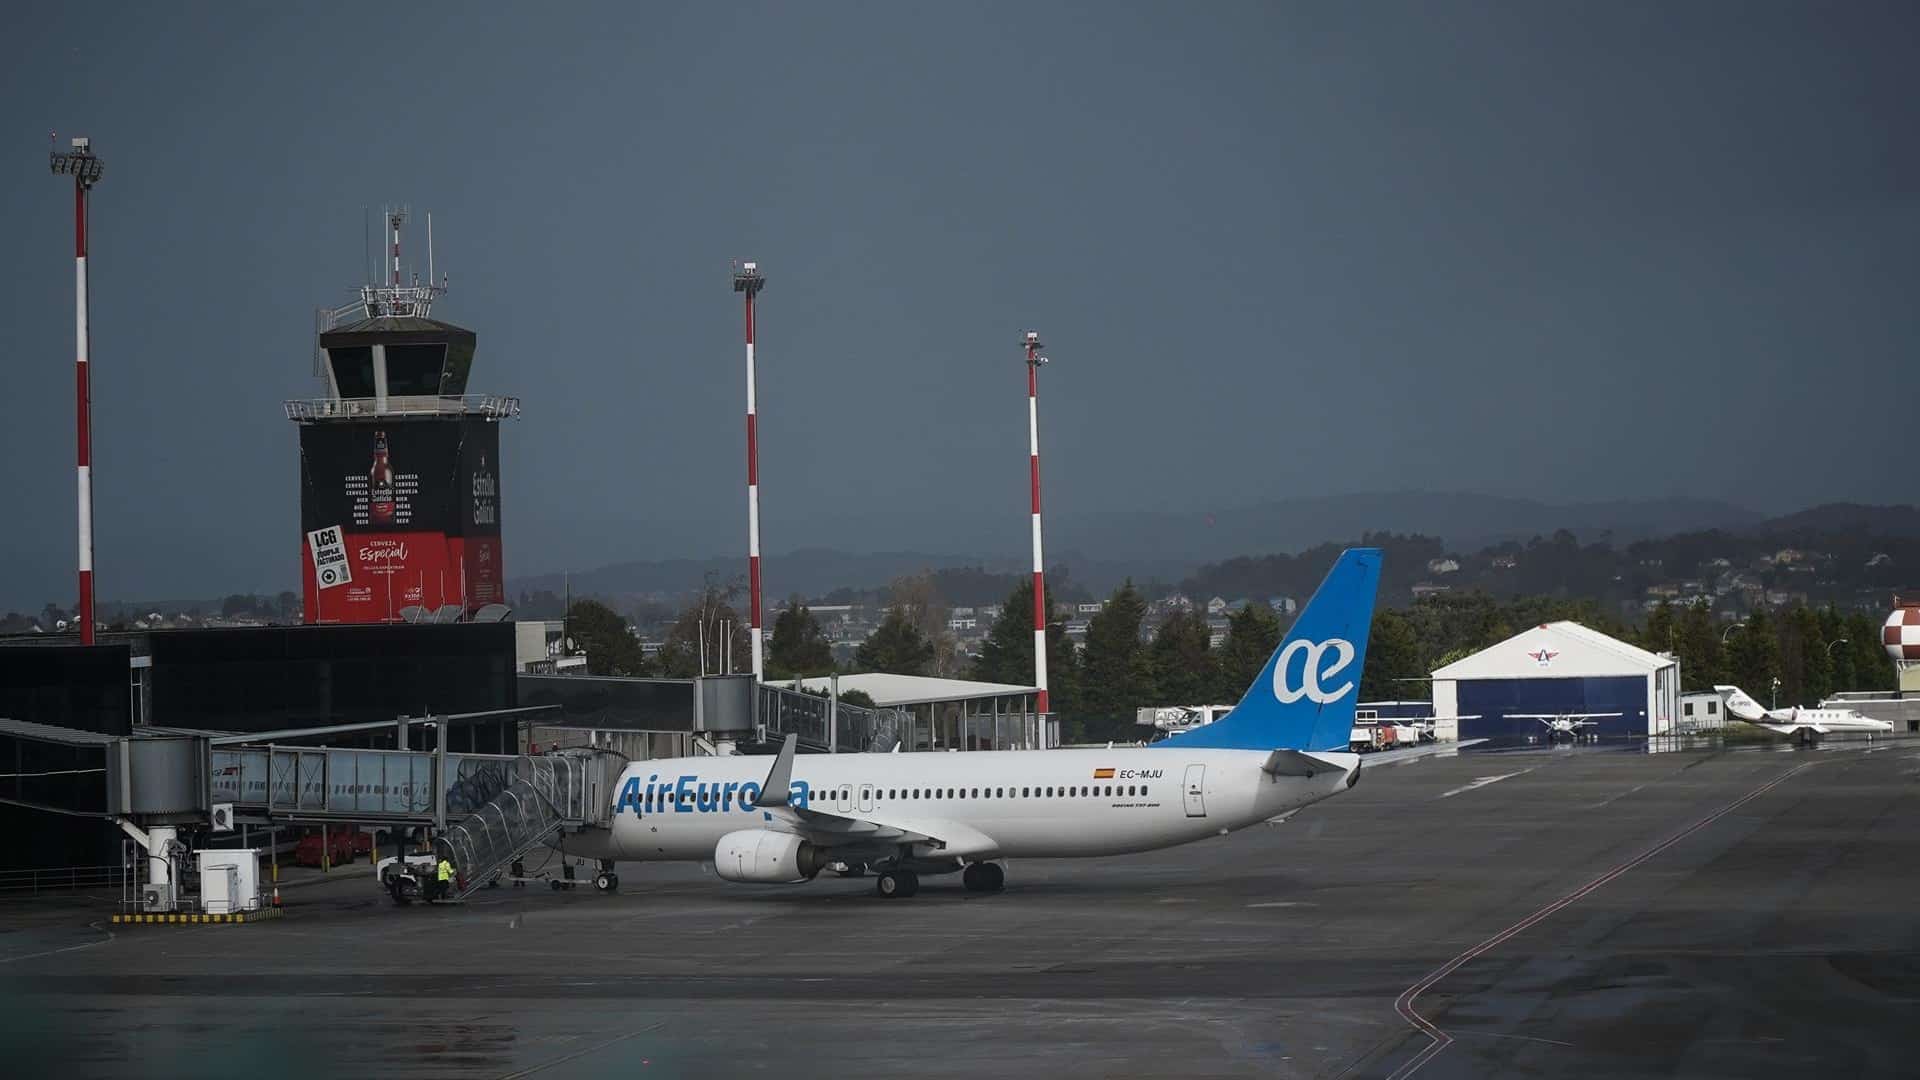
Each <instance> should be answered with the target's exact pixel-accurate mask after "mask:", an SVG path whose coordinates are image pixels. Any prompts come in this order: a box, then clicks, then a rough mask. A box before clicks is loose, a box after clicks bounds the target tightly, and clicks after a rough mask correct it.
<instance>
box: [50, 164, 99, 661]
mask: <svg viewBox="0 0 1920 1080" xmlns="http://www.w3.org/2000/svg"><path fill="white" fill-rule="evenodd" d="M51 158H52V162H53V172H54V175H56V176H71V177H73V290H74V313H73V357H74V396H75V400H76V402H77V405H78V416H77V420H78V426H79V437H78V442H79V454H78V456H77V461H76V466H77V468H76V473H77V475H78V478H79V486H78V495H79V506H80V515H79V517H80V643H81V644H82V645H91V644H93V410H92V403H93V378H92V375H91V374H90V373H89V371H88V366H87V359H88V353H89V346H90V342H89V338H90V337H91V334H90V331H89V321H88V317H87V194H88V192H90V191H91V190H92V189H93V185H94V184H96V183H98V182H99V180H100V174H101V172H102V167H101V164H100V159H99V158H97V157H94V156H93V148H92V144H91V143H90V142H89V141H88V140H87V139H84V138H81V139H75V140H73V149H72V150H70V151H69V152H67V153H64V154H61V153H53V154H51Z"/></svg>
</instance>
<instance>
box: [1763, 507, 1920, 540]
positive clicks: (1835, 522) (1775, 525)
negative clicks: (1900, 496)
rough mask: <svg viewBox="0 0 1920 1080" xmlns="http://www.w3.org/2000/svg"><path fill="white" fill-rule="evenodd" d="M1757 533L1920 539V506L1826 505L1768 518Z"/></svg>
mask: <svg viewBox="0 0 1920 1080" xmlns="http://www.w3.org/2000/svg"><path fill="white" fill-rule="evenodd" d="M1753 531H1754V532H1756V533H1762V534H1767V535H1774V534H1779V535H1789V534H1804V533H1838V532H1849V533H1856V534H1858V535H1861V536H1890V537H1911V536H1920V506H1908V505H1904V504H1902V505H1895V506H1872V505H1868V504H1866V503H1826V504H1824V505H1822V506H1816V507H1813V508H1811V509H1808V510H1800V511H1797V512H1795V513H1791V514H1785V515H1782V516H1780V517H1776V518H1768V519H1767V520H1765V521H1763V522H1760V523H1759V524H1758V525H1756V526H1754V529H1753Z"/></svg>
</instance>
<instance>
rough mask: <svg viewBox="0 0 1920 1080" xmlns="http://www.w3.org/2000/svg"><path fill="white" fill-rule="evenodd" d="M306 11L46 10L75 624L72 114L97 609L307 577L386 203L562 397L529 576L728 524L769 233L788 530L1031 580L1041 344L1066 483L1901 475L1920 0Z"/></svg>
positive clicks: (1909, 367)
mask: <svg viewBox="0 0 1920 1080" xmlns="http://www.w3.org/2000/svg"><path fill="white" fill-rule="evenodd" d="M281 7H282V6H281V5H259V4H239V3H233V4H220V5H214V4H188V5H177V4H168V5H132V4H123V5H107V6H105V7H103V6H100V5H71V4H52V3H45V2H39V3H33V4H31V5H29V8H28V10H26V11H16V12H15V13H14V15H12V16H10V17H9V20H8V33H7V35H6V38H5V43H4V44H3V45H0V119H4V121H5V123H4V128H3V130H4V131H5V133H6V137H5V139H4V141H0V162H4V168H0V206H4V207H5V213H4V214H3V215H0V230H4V231H3V232H0V325H4V327H5V329H6V334H5V336H4V338H3V339H0V365H4V367H3V369H0V370H4V384H3V385H4V394H0V398H3V399H4V401H5V404H6V406H7V407H6V410H5V413H4V416H0V455H3V456H4V461H5V463H6V464H5V471H4V478H3V479H0V506H4V507H5V508H6V514H5V517H6V525H5V528H4V529H0V536H4V538H5V539H4V540H3V541H0V547H3V548H4V559H0V605H5V606H14V607H23V606H29V605H30V606H31V607H32V608H34V609H37V608H38V606H39V604H41V603H43V602H45V601H47V600H55V601H59V602H62V603H68V602H71V599H72V595H73V584H72V569H71V568H72V565H73V539H72V536H73V523H72V519H73V486H74V481H73V476H72V462H73V450H72V444H73V421H72V381H73V375H72V368H71V352H72V344H71V342H72V303H73V299H72V271H71V263H70V261H69V260H70V256H71V252H72V248H71V227H72V226H71V215H70V212H69V205H70V197H69V196H68V189H67V188H66V187H65V186H64V184H63V182H62V181H59V180H56V179H54V178H52V177H50V176H49V175H48V174H47V168H46V159H45V153H46V149H47V142H46V139H47V133H48V132H49V131H53V130H57V131H58V132H59V133H60V135H61V139H62V141H63V142H64V141H65V139H66V137H67V136H69V135H71V134H86V135H90V136H91V137H92V138H93V140H94V146H95V148H96V150H97V151H98V152H99V153H100V154H101V156H102V157H103V158H104V160H105V162H106V169H107V172H106V177H105V180H104V181H103V183H102V184H101V186H100V188H99V189H98V191H97V193H96V196H95V199H94V211H93V223H94V232H95V235H94V242H93V254H94V260H93V261H94V285H93V298H94V305H95V315H94V320H93V328H94V356H95V361H96V362H95V364H94V393H95V400H96V407H95V413H94V424H95V443H94V445H95V461H96V470H97V480H96V485H97V486H96V491H97V520H98V530H99V542H98V548H99V562H100V567H101V569H100V579H101V584H100V588H101V592H102V595H103V597H105V598H107V599H114V598H136V597H174V596H183V595H189V596H190V595H207V594H215V593H219V592H225V591H231V590H236V589H264V590H277V589H280V588H297V571H298V567H299V561H298V560H299V558H300V555H301V549H300V535H299V518H298V512H297V500H298V491H297V486H296V477H297V463H298V455H297V449H296V446H297V443H296V432H295V429H294V426H293V425H292V424H290V423H288V422H287V421H286V420H285V419H284V418H283V415H282V412H281V401H282V400H283V399H285V398H289V397H299V396H311V395H314V394H316V393H317V392H318V389H317V386H316V384H315V382H314V381H313V380H312V379H311V377H310V375H309V368H310V363H311V350H312V341H311V332H312V323H313V309H314V307H315V306H316V305H319V304H328V305H333V304H338V303H341V302H344V301H345V300H346V299H347V298H348V290H349V289H350V288H351V287H352V286H355V285H356V284H358V282H359V280H360V278H361V274H362V270H361V267H362V265H363V242H362V238H361V220H362V209H363V207H366V206H373V207H375V208H376V209H377V207H378V206H379V205H380V204H382V203H383V202H405V203H409V204H411V205H412V206H413V207H414V208H415V209H416V211H424V210H426V209H431V210H432V211H433V212H434V227H435V239H436V242H437V249H438V250H437V255H438V267H439V269H441V270H442V271H444V272H446V273H447V274H449V275H450V276H451V278H452V286H453V288H452V292H451V294H450V296H449V297H448V298H447V300H446V301H445V302H444V303H443V305H442V306H441V307H440V308H438V309H437V310H436V314H437V315H439V316H441V317H443V318H446V319H448V320H450V321H453V322H457V323H460V324H462V325H465V326H469V327H471V328H473V329H474V330H476V331H477V332H478V334H479V339H480V345H479V354H478V358H477V362H476V365H475V368H474V375H473V388H474V389H475V390H478V391H490V392H499V393H511V394H517V395H519V396H520V397H521V398H522V399H523V400H524V402H525V414H524V416H523V417H522V418H521V419H520V420H518V421H516V422H514V423H513V424H512V425H511V426H510V428H509V429H508V430H507V431H506V433H505V436H504V439H503V442H504V444H505V445H504V447H503V457H504V458H505V460H504V461H503V463H502V466H503V476H502V485H503V495H504V499H505V511H504V515H503V520H504V524H505V529H506V534H507V548H506V551H507V558H508V563H507V569H508V572H509V574H510V575H518V574H525V573H534V572H540V571H550V570H558V569H562V568H567V567H587V566H593V565H598V564H602V563H606V562H611V561H615V560H619V559H628V558H652V557H661V556H682V555H704V554H714V553H724V552H727V551H732V550H738V549H740V548H741V546H742V543H743V541H742V539H741V533H742V531H743V529H742V523H741V519H742V518H743V516H744V515H743V511H742V507H741V503H742V492H741V490H740V488H741V477H742V475H743V472H744V466H743V457H744V449H743V446H742V443H743V438H742V435H741V418H740V414H741V411H742V398H743V387H742V382H743V372H742V355H741V352H742V350H741V345H740V341H741V327H740V322H741V320H740V312H739V307H738V301H737V298H736V296H735V295H734V294H733V293H732V292H731V291H730V289H729V286H728V277H727V275H728V261H729V260H730V259H733V258H741V257H745V258H756V259H758V260H759V261H760V263H761V264H762V266H763V267H764V268H765V270H766V272H767V275H768V279H769V284H768V286H767V290H766V292H765V293H764V294H763V296H762V319H761V359H762V367H761V381H760V392H761V402H762V421H761V424H762V426H761V430H762V445H763V448H764V450H763V457H764V460H763V463H762V471H763V481H764V484H765V492H764V496H763V500H764V520H765V538H766V539H765V543H766V547H767V549H768V550H769V551H774V552H778V551H781V550H783V549H786V548H790V547H794V546H797V545H800V544H834V545H836V546H841V547H846V548H850V549H858V548H860V547H861V545H862V544H863V543H864V542H865V538H864V536H863V532H864V530H862V529H861V528H859V527H858V524H857V523H858V522H859V521H860V520H862V519H863V518H866V519H870V518H871V516H872V515H875V514H889V515H891V514H898V515H900V516H902V517H903V518H910V517H916V516H920V515H931V514H933V513H935V512H936V511H937V512H944V513H949V514H952V515H967V516H978V515H1002V516H1005V517H1006V519H1007V523H1008V526H1007V527H1008V535H1009V541H1008V544H1007V547H1008V549H1009V550H1018V549H1019V548H1020V546H1021V545H1022V544H1023V543H1024V538H1025V536H1026V527H1025V518H1024V515H1025V509H1026V507H1025V500H1026V486H1025V468H1026V461H1025V458H1026V439H1025V423H1026V410H1025V403H1024V401H1023V400H1022V398H1023V396H1024V373H1023V371H1022V365H1021V363H1020V353H1019V350H1018V340H1019V336H1020V333H1021V331H1022V330H1024V329H1026V328H1028V327H1030V326H1031V327H1034V328H1037V329H1039V330H1040V331H1041V332H1042V334H1043V336H1044V339H1045V340H1046V342H1047V344H1048V350H1047V351H1048V353H1049V354H1050V355H1051V357H1052V359H1053V363H1052V364H1051V366H1049V367H1048V368H1046V369H1045V372H1044V385H1043V390H1042V412H1043V421H1044V431H1043V440H1044V452H1045V464H1046V469H1047V475H1046V485H1047V492H1048V502H1049V508H1050V509H1051V510H1060V511H1064V512H1069V513H1071V512H1076V511H1083V512H1090V511H1104V510H1126V509H1137V508H1154V507H1171V508H1182V509H1188V508H1190V509H1195V510H1204V509H1206V508H1208V507H1217V506H1231V505H1239V504H1246V503H1250V502H1257V501H1261V500H1265V499H1270V498H1280V497H1287V496H1293V495H1312V494H1326V493H1339V492H1351V491H1368V490H1399V489H1424V490H1436V489H1438V490H1471V491H1482V492H1489V493H1496V494H1506V495H1524V496H1533V497H1540V498H1547V499H1554V500H1582V499H1596V498H1621V497H1634V496H1639V495H1673V494H1682V495H1699V496H1709V497H1716V498H1724V499H1729V500H1732V501H1734V502H1738V503H1742V504H1744V505H1748V506H1752V507H1755V508H1757V509H1762V510H1782V509H1791V508H1796V507H1799V506H1804V505H1807V504H1810V503H1813V502H1817V501H1824V500H1829V499H1853V500H1868V501H1912V498H1913V487H1912V484H1911V469H1912V465H1911V461H1912V455H1909V454H1907V453H1906V452H1905V451H1904V450H1902V449H1901V447H1902V445H1903V441H1904V436H1903V434H1902V432H1903V431H1905V430H1906V429H1908V428H1909V427H1910V426H1911V425H1912V424H1913V423H1914V420H1913V416H1914V415H1915V413H1916V402H1917V401H1920V393H1916V391H1920V374H1916V365H1915V344H1916V338H1917V337H1920V334H1917V333H1916V331H1917V330H1920V315H1917V314H1916V312H1917V311H1920V300H1917V299H1916V298H1917V297H1920V287H1917V286H1920V273H1917V272H1916V269H1915V268H1916V260H1920V170H1917V169H1916V153H1917V151H1916V149H1915V146H1916V142H1915V133H1916V131H1920V123H1917V122H1916V121H1920V115H1916V114H1917V113H1920V56H1917V55H1916V48H1915V42H1916V41H1917V40H1920V16H1917V15H1916V13H1915V12H1916V9H1915V8H1913V7H1912V6H1911V5H1906V4H1890V5H1880V4H1871V3H1862V2H1849V3H1844V4H1813V3H1806V4H1777V3H1733V4H1713V3H1704V2H1692V3H1686V4H1680V5H1671V4H1581V5H1566V4H1541V3H1530V2H1529V3H1511V4H1490V5H1489V4H1466V3H1445V4H1431V3H1413V4H1389V3H1378V2H1368V3H1351V4H1236V3H1225V2H1216V3H1208V4H1199V5H1175V4H1171V3H1166V4H1157V5H1144V6H1143V5H1126V4H1119V3H1096V4H1085V5H1065V4H1056V3H1041V4H1029V3H1002V4H959V5H932V4H921V3H916V4H879V3H875V4H850V3H830V4H809V5H798V4H785V5H773V6H769V7H766V8H755V7H753V6H751V5H748V4H727V5H719V4H702V5H685V6H670V5H666V4H645V5H635V4H609V5H604V6H601V5H588V4H584V3H572V2H567V3H558V4H546V5H539V6H527V5H511V6H509V5H497V6H496V5H446V6H435V5H422V4H411V5H403V6H396V5H389V4H381V5H350V4H327V5H305V6H304V10H303V11H302V12H285V11H282V10H280V9H281ZM489 9H491V12H490V10H489ZM409 261H410V262H416V263H417V264H419V265H421V266H422V269H424V262H425V253H424V245H423V244H422V243H421V232H420V231H419V230H415V231H413V232H412V233H411V234H410V236H409ZM928 532H929V535H926V536H925V537H924V538H921V539H920V542H919V543H918V544H916V546H918V547H921V548H923V549H925V550H930V551H939V550H942V549H943V544H942V542H941V537H940V536H939V535H938V531H937V529H934V528H930V529H929V530H928Z"/></svg>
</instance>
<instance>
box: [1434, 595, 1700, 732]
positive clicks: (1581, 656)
mask: <svg viewBox="0 0 1920 1080" xmlns="http://www.w3.org/2000/svg"><path fill="white" fill-rule="evenodd" d="M1679 701H1680V664H1679V661H1677V660H1675V659H1674V658H1673V657H1671V656H1667V655H1663V654H1660V653H1651V652H1648V651H1647V650H1645V649H1642V648H1640V647H1639V646H1637V645H1630V644H1628V643H1627V642H1624V641H1621V640H1619V639H1617V638H1613V637H1609V636H1607V635H1606V634H1602V633H1600V632H1599V631H1597V630H1592V629H1589V628H1587V627H1585V626H1581V625H1580V624H1579V623H1575V622H1556V623H1547V624H1545V625H1543V626H1536V627H1534V628H1532V629H1530V630H1525V631H1522V632H1521V633H1518V634H1515V635H1514V636H1512V637H1510V638H1508V639H1507V640H1505V641H1503V642H1501V643H1500V644H1498V645H1495V646H1492V647H1491V648H1487V649H1482V650H1481V651H1479V652H1477V653H1474V654H1473V655H1472V656H1468V657H1465V658H1464V659H1460V660H1456V661H1454V662H1453V663H1451V664H1448V665H1446V666H1445V667H1442V668H1440V669H1439V670H1437V671H1435V672H1434V673H1433V713H1434V715H1435V716H1457V717H1459V718H1460V738H1462V739H1483V738H1503V737H1514V736H1529V735H1532V736H1550V735H1552V734H1554V732H1555V728H1556V725H1557V726H1558V727H1559V728H1560V729H1561V732H1562V733H1563V734H1564V733H1566V732H1567V731H1568V730H1571V731H1574V732H1577V733H1579V734H1581V735H1597V736H1622V735H1637V736H1648V735H1665V734H1669V733H1671V732H1672V731H1673V730H1674V718H1675V716H1676V715H1677V714H1678V713H1679V711H1680V708H1679Z"/></svg>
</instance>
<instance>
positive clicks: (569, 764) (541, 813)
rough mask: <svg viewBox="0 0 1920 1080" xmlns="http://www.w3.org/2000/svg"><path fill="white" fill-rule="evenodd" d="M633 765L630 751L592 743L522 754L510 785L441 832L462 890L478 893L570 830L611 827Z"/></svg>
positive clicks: (442, 847) (441, 842)
mask: <svg viewBox="0 0 1920 1080" xmlns="http://www.w3.org/2000/svg"><path fill="white" fill-rule="evenodd" d="M626 765H627V759H626V757H624V756H623V755H620V754H616V753H614V752H612V751H610V750H596V749H592V748H587V747H578V748H573V749H567V750H559V751H555V752H553V753H549V754H539V755H532V756H529V755H522V756H520V757H518V758H516V759H514V762H513V768H512V775H511V777H510V778H509V779H508V781H507V785H506V787H505V788H504V789H503V790H502V791H501V792H500V793H499V794H498V795H496V796H494V797H493V798H492V799H490V800H488V801H487V802H486V803H484V804H482V805H481V806H480V807H479V808H478V809H476V810H475V811H474V812H473V813H471V814H469V815H468V816H467V818H466V819H465V820H464V821H461V822H460V823H459V824H457V825H452V826H449V827H448V828H447V829H446V831H445V832H443V833H441V835H440V839H439V841H438V845H439V846H440V850H441V852H442V853H443V854H444V855H446V857H447V858H448V860H449V861H451V862H452V863H453V866H454V869H455V871H457V873H458V880H459V881H460V882H462V886H461V888H459V889H458V891H457V892H456V893H455V896H456V897H459V898H464V897H466V896H469V895H471V894H472V893H473V892H475V891H476V890H478V889H480V888H483V887H485V885H486V883H487V882H488V881H490V880H492V879H493V877H494V875H495V874H497V873H498V872H500V871H501V870H503V869H505V868H506V867H508V866H510V865H512V863H513V862H514V860H516V859H519V858H520V857H521V856H523V855H525V854H526V853H527V852H528V851H531V850H532V849H534V848H536V847H539V846H541V845H543V844H552V843H555V842H556V841H557V840H559V838H560V837H562V836H563V835H565V834H568V833H576V832H579V831H581V830H583V829H595V828H598V829H605V828H609V827H611V826H612V823H613V796H614V789H615V787H616V786H617V785H618V784H619V781H620V774H621V772H622V771H623V770H624V769H625V768H626Z"/></svg>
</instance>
